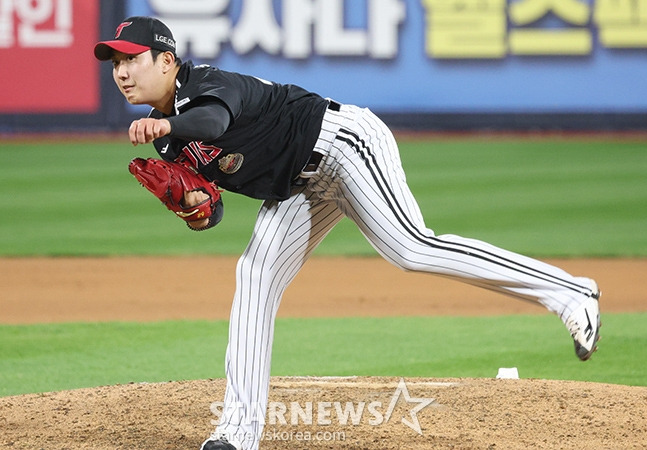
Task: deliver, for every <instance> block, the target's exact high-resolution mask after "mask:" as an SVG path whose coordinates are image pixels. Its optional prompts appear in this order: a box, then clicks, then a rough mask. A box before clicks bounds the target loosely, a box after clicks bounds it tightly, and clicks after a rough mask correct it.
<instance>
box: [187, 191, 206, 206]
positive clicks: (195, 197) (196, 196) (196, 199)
mask: <svg viewBox="0 0 647 450" xmlns="http://www.w3.org/2000/svg"><path fill="white" fill-rule="evenodd" d="M208 198H209V196H208V195H207V194H205V193H204V192H202V191H199V190H198V191H184V199H183V204H184V206H185V207H186V208H189V207H191V206H194V205H199V204H200V203H202V202H203V201H205V200H206V199H208Z"/></svg>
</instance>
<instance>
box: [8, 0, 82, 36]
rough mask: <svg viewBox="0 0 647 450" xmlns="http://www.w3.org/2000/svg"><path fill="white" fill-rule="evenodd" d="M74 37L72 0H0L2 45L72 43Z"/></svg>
mask: <svg viewBox="0 0 647 450" xmlns="http://www.w3.org/2000/svg"><path fill="white" fill-rule="evenodd" d="M14 17H15V21H16V23H15V24H14ZM48 23H53V28H52V25H46V24H48ZM14 31H17V39H16V36H14ZM73 41H74V35H73V34H72V0H33V1H31V0H0V48H8V47H13V46H14V45H16V44H17V45H18V46H19V47H47V48H52V47H69V46H71V45H72V42H73Z"/></svg>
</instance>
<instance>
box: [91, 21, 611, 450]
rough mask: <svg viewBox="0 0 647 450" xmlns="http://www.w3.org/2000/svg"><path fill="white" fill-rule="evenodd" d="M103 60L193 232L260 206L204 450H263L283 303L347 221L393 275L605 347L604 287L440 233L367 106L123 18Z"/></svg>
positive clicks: (146, 167)
mask: <svg viewBox="0 0 647 450" xmlns="http://www.w3.org/2000/svg"><path fill="white" fill-rule="evenodd" d="M94 54H95V56H96V58H98V59H99V60H102V61H107V60H109V61H112V64H113V76H114V81H115V83H116V85H117V87H118V88H119V90H120V91H121V93H122V94H123V95H124V97H125V98H126V99H127V100H128V101H129V102H130V103H132V104H147V105H150V106H152V108H153V109H152V111H151V113H150V114H149V115H148V117H145V118H142V119H139V120H135V121H134V122H132V124H131V125H130V128H129V130H128V134H129V138H130V140H131V142H132V143H133V144H134V145H137V144H148V143H153V145H154V146H155V149H156V150H157V152H158V153H159V156H160V158H161V159H148V160H144V159H141V158H135V159H134V160H133V161H132V162H131V163H130V171H131V172H132V173H133V175H135V177H137V179H138V180H139V181H140V182H142V184H143V185H144V186H145V187H146V188H148V189H149V190H150V191H151V192H152V193H153V194H155V195H156V196H157V197H158V198H160V200H162V201H163V202H164V204H165V205H166V206H167V207H168V208H169V209H171V210H172V211H174V212H175V213H176V214H177V215H178V217H180V218H181V219H184V220H185V221H186V223H187V224H188V226H189V227H190V228H191V229H194V230H203V229H207V228H210V227H212V226H214V225H216V224H217V223H218V221H220V220H221V218H222V215H223V214H222V212H223V208H222V201H221V199H220V196H219V193H220V188H222V189H226V190H228V191H231V192H237V193H240V194H243V195H246V196H249V197H253V198H256V199H261V200H263V203H262V206H261V208H260V211H259V213H258V218H257V222H256V225H255V228H254V232H253V235H252V237H251V240H250V242H249V245H248V247H247V249H246V250H245V252H244V254H243V255H242V256H241V258H240V260H239V261H238V264H237V267H236V284H237V286H236V292H235V296H234V300H233V304H232V309H231V316H230V324H229V343H228V346H227V353H226V361H225V368H226V375H227V388H226V393H225V400H224V403H225V404H224V409H223V414H222V416H221V421H220V424H219V425H218V427H217V428H216V430H215V431H214V433H212V435H211V436H210V437H209V438H208V439H207V440H206V441H205V442H204V443H203V444H202V447H201V448H202V449H203V450H216V449H220V450H222V449H228V450H232V449H238V450H240V449H245V450H250V449H257V448H258V446H259V439H260V437H261V433H262V429H263V422H264V421H263V418H264V414H265V410H266V405H267V400H268V387H269V379H270V360H271V350H272V341H273V333H274V319H275V316H276V313H277V310H278V308H279V303H280V301H281V296H282V294H283V291H284V290H285V288H286V287H287V286H288V284H289V283H290V281H291V280H292V279H293V278H294V277H295V275H296V274H297V272H298V271H299V269H300V268H301V267H302V266H303V264H304V263H305V262H306V260H307V259H308V257H309V256H310V254H311V253H312V251H313V250H314V249H315V247H317V245H318V244H319V243H320V242H321V241H322V239H323V238H324V237H325V236H326V234H327V233H328V232H329V231H330V230H331V229H332V228H333V227H334V226H335V224H336V223H337V222H339V220H340V219H341V218H342V217H344V216H346V217H349V218H350V219H351V220H352V221H353V222H354V223H355V224H356V225H357V227H358V228H359V229H360V230H361V232H362V233H363V235H364V236H365V237H366V239H368V240H369V242H370V243H371V244H372V246H373V247H374V248H375V250H376V251H377V252H378V253H379V254H380V255H382V256H383V257H384V258H385V259H386V260H388V261H389V262H391V263H392V264H394V265H395V266H397V267H399V268H401V269H404V270H411V271H418V272H427V273H430V274H436V275H441V276H445V277H450V278H453V279H456V280H461V281H464V282H467V283H471V284H473V285H476V286H480V287H483V288H486V289H491V290H494V291H498V292H500V293H503V294H508V295H510V296H513V297H517V298H520V299H524V300H532V301H535V302H537V303H539V304H541V305H543V306H544V307H546V308H547V309H548V310H550V311H552V312H554V313H555V314H557V315H558V316H559V318H560V319H561V320H562V321H563V322H564V324H565V325H566V328H567V329H568V331H569V332H570V334H571V336H572V338H573V340H574V344H575V351H576V354H577V356H578V357H579V358H580V359H582V360H587V359H588V358H589V357H590V356H591V354H592V353H593V352H594V351H595V350H596V346H597V340H598V330H599V326H600V314H599V307H598V299H599V296H600V291H599V290H598V287H597V285H596V283H595V281H593V280H592V279H589V278H583V277H575V276H572V275H570V274H568V273H566V272H564V271H563V270H561V269H559V268H557V267H554V266H551V265H548V264H546V263H543V262H540V261H537V260H534V259H531V258H528V257H524V256H521V255H518V254H515V253H512V252H509V251H506V250H502V249H500V248H497V247H494V246H492V245H489V244H487V243H485V242H480V241H477V240H473V239H466V238H463V237H460V236H454V235H441V236H437V235H435V234H434V232H433V231H432V230H430V229H429V228H427V227H426V225H425V223H424V220H423V217H422V214H421V212H420V209H419V208H418V205H417V203H416V200H415V199H414V197H413V195H412V194H411V192H410V190H409V187H408V186H407V183H406V179H405V174H404V172H403V170H402V165H401V162H400V156H399V152H398V147H397V144H396V141H395V139H394V138H393V135H392V134H391V132H390V131H389V129H388V128H387V127H386V126H385V125H384V124H383V123H382V122H381V121H380V119H378V118H377V117H376V116H375V115H374V114H373V113H372V112H371V111H369V110H368V109H365V108H360V107H357V106H353V105H344V104H340V103H338V102H336V101H334V100H331V99H326V98H322V97H321V96H319V95H317V94H315V93H313V92H308V91H306V90H304V89H302V88H300V87H298V86H295V85H290V84H278V83H274V82H269V81H265V80H261V79H259V78H255V77H252V76H247V75H242V74H238V73H232V72H226V71H224V70H220V69H218V68H215V67H210V66H206V65H201V66H194V65H193V64H192V63H191V62H185V63H181V61H180V60H179V59H178V58H177V56H176V53H175V41H174V38H173V35H172V33H171V31H170V30H169V29H168V28H167V27H166V26H165V25H164V24H163V23H162V22H160V21H159V20H156V19H153V18H147V17H130V18H128V19H126V20H124V21H123V22H122V23H121V24H119V26H118V27H117V29H116V33H115V37H114V39H113V40H108V41H103V42H99V43H98V44H97V45H96V46H95V48H94ZM430 282H431V280H430Z"/></svg>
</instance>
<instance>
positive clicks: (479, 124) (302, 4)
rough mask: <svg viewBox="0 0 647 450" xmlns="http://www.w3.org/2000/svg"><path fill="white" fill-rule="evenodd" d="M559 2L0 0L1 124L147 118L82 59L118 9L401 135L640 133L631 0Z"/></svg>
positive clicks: (204, 54)
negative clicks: (350, 106) (155, 20)
mask: <svg viewBox="0 0 647 450" xmlns="http://www.w3.org/2000/svg"><path fill="white" fill-rule="evenodd" d="M559 4H560V5H561V6H560V7H559V8H552V9H550V5H551V3H550V2H544V1H540V0H507V1H506V0H489V1H486V2H471V3H470V2H467V3H466V2H463V1H460V0H442V1H440V0H353V1H350V0H185V1H182V2H177V1H175V0H115V1H100V0H40V1H38V2H23V1H18V0H6V1H5V2H3V5H4V6H3V8H2V11H0V52H1V53H2V55H3V56H4V58H3V59H4V60H5V61H11V63H12V65H11V68H10V69H7V68H5V70H3V86H4V88H3V90H4V93H3V95H2V96H0V97H1V99H0V133H5V134H6V133H17V132H19V133H22V132H27V133H33V132H41V131H44V132H52V131H85V130H90V131H105V132H111V131H116V130H121V129H123V127H125V126H127V125H128V124H129V123H130V121H131V120H133V119H134V118H136V117H141V116H142V115H145V114H147V111H148V108H147V107H134V106H131V105H128V104H127V103H126V102H125V101H124V100H123V98H122V97H121V95H120V94H119V92H118V91H117V89H116V88H115V86H114V84H113V81H112V75H111V67H110V65H109V64H101V63H99V62H98V61H96V60H95V59H94V57H93V56H92V48H93V45H94V43H95V42H96V41H97V40H99V39H108V38H111V37H112V34H113V32H114V29H115V26H116V24H118V23H119V22H120V21H121V20H122V19H123V18H124V17H127V16H130V15H155V16H157V17H159V18H161V19H162V20H164V21H165V22H166V23H167V24H168V25H169V26H170V27H171V29H172V30H173V31H174V34H175V38H176V40H177V46H178V54H179V56H180V57H181V58H182V59H183V60H187V59H190V60H192V61H193V62H194V63H196V64H203V63H206V64H212V65H216V66H219V67H221V68H222V69H223V70H232V71H237V72H242V73H250V74H253V75H256V76H259V77H261V78H265V79H269V80H272V81H277V82H283V83H295V84H299V85H301V86H303V87H305V88H307V89H310V90H313V91H315V92H318V93H320V94H321V95H324V96H331V97H334V98H335V99H336V100H338V101H340V102H344V103H354V104H357V105H362V106H367V107H370V108H371V109H373V110H374V111H375V112H377V113H378V114H379V115H381V116H382V117H383V118H384V119H385V121H386V122H387V123H388V124H389V125H391V126H392V127H394V128H398V129H414V130H440V131H442V130H450V131H462V130H482V129H486V130H518V131H521V130H645V129H647V89H645V83H644V77H645V74H646V73H647V58H646V56H647V21H646V20H645V19H644V17H643V16H644V14H642V15H641V13H640V10H639V9H640V2H615V1H613V0H571V1H568V2H560V3H559ZM546 8H548V9H546Z"/></svg>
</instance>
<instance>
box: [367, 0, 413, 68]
mask: <svg viewBox="0 0 647 450" xmlns="http://www.w3.org/2000/svg"><path fill="white" fill-rule="evenodd" d="M405 17H406V7H405V4H404V2H403V1H402V0H371V1H370V3H369V8H368V30H369V53H370V54H371V56H372V57H374V58H381V59H388V58H395V57H396V56H397V55H398V31H399V28H400V24H401V23H402V22H403V21H404V18H405Z"/></svg>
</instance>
